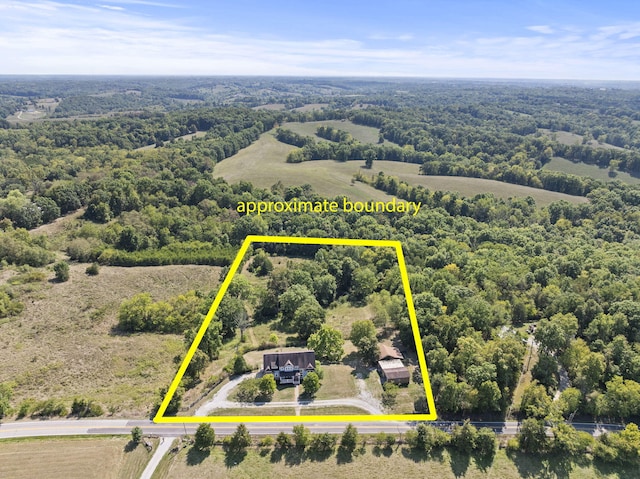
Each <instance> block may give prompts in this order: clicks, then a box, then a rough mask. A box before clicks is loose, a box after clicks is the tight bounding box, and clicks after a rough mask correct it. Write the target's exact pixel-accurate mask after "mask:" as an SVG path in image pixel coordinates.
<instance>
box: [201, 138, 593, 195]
mask: <svg viewBox="0 0 640 479" xmlns="http://www.w3.org/2000/svg"><path fill="white" fill-rule="evenodd" d="M293 148H294V147H293V146H291V145H286V144H284V143H281V142H279V141H278V140H276V139H275V137H274V136H273V133H271V132H268V133H264V134H263V135H262V136H261V137H260V139H259V140H258V141H256V142H255V143H253V144H252V145H250V146H248V147H247V148H244V149H243V150H241V151H240V152H238V153H237V154H235V155H234V156H232V157H230V158H227V159H226V160H223V161H221V162H220V163H218V164H217V165H216V166H215V168H214V172H213V174H214V176H220V177H223V178H224V179H226V180H227V181H229V182H230V183H236V182H238V181H240V180H246V181H250V182H252V183H253V184H254V185H256V186H258V187H261V188H269V187H271V186H272V185H273V184H275V183H277V182H278V181H281V182H282V183H283V184H284V185H286V186H291V185H303V184H305V183H308V184H310V185H311V186H313V188H314V190H315V191H316V192H318V193H319V194H321V195H323V196H327V197H330V198H333V197H335V196H339V195H345V196H348V197H350V198H351V199H352V200H354V201H371V200H375V201H390V200H391V199H392V196H390V195H387V194H386V193H384V192H382V191H379V190H376V189H375V188H372V187H371V186H369V185H365V184H362V183H360V182H355V183H353V181H352V180H353V176H354V175H355V174H356V173H358V172H359V173H363V174H365V175H377V174H378V173H379V172H380V171H383V172H384V173H385V174H386V175H393V176H397V177H398V178H400V179H401V180H403V181H406V182H407V183H409V184H411V185H422V186H424V187H425V188H428V189H430V190H441V191H457V192H459V193H460V194H461V195H463V196H470V197H471V196H475V195H477V194H481V193H493V194H494V195H496V196H497V197H499V198H509V197H526V196H531V197H532V198H534V199H535V201H536V204H538V205H547V204H549V203H551V202H553V201H559V200H565V201H568V202H570V203H585V202H587V199H586V198H583V197H580V196H571V195H567V194H564V193H557V192H554V191H545V190H541V189H538V188H531V187H528V186H521V185H512V184H509V183H503V182H500V181H494V180H485V179H483V178H465V177H457V176H425V175H421V174H419V165H417V164H413V163H401V162H396V161H383V160H376V161H374V162H373V167H372V168H371V169H366V168H364V162H363V161H347V162H339V161H333V160H318V161H305V162H303V163H287V162H286V158H287V154H288V153H289V152H290V151H291V150H292V149H293Z"/></svg>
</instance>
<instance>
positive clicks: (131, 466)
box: [0, 437, 157, 479]
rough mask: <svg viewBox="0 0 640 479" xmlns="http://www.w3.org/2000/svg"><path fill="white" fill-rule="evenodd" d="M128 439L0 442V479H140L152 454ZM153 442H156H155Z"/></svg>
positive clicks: (56, 439) (58, 439)
mask: <svg viewBox="0 0 640 479" xmlns="http://www.w3.org/2000/svg"><path fill="white" fill-rule="evenodd" d="M128 442H129V438H123V437H78V438H71V439H70V438H55V439H48V438H47V439H45V438H37V439H29V440H8V441H0V477H2V478H6V479H36V478H37V479H59V478H64V479H76V478H77V479H93V478H95V479H129V478H134V477H140V474H142V471H143V470H144V468H145V467H146V465H147V463H148V462H149V459H150V458H151V456H152V454H153V452H147V450H146V449H145V448H144V447H143V446H142V445H139V446H138V447H137V448H135V449H134V450H133V451H131V452H126V451H125V448H126V446H127V443H128ZM155 442H156V443H157V441H155Z"/></svg>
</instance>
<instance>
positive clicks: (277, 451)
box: [269, 447, 286, 462]
mask: <svg viewBox="0 0 640 479" xmlns="http://www.w3.org/2000/svg"><path fill="white" fill-rule="evenodd" d="M285 453H286V451H285V450H284V449H281V448H279V447H276V448H274V450H273V451H271V455H270V456H269V462H280V461H282V458H283V457H284V455H285Z"/></svg>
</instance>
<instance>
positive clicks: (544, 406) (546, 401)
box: [520, 381, 552, 418]
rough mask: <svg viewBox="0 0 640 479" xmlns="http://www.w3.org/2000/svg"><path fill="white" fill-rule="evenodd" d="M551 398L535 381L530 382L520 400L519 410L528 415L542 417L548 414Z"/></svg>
mask: <svg viewBox="0 0 640 479" xmlns="http://www.w3.org/2000/svg"><path fill="white" fill-rule="evenodd" d="M551 402H552V400H551V398H550V397H549V395H548V394H547V390H546V389H545V387H544V386H543V385H542V384H538V382H537V381H533V382H531V384H529V385H528V386H527V387H526V388H525V390H524V392H523V394H522V400H521V402H520V411H522V412H523V413H525V414H526V415H527V416H528V417H535V418H544V417H546V416H547V415H548V414H549V411H550V408H551Z"/></svg>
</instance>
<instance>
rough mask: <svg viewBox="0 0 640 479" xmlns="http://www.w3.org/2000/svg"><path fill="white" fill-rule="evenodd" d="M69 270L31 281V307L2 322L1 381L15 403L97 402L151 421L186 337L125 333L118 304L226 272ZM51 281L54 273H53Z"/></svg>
mask: <svg viewBox="0 0 640 479" xmlns="http://www.w3.org/2000/svg"><path fill="white" fill-rule="evenodd" d="M86 267H87V265H86V264H73V265H71V277H70V280H69V281H67V282H64V283H50V282H48V281H44V282H42V283H38V284H34V283H31V284H29V285H28V286H29V287H30V288H33V290H32V291H30V292H26V293H24V296H23V298H24V299H23V302H24V304H25V310H24V312H23V313H22V314H21V315H20V316H17V317H16V318H11V321H8V322H5V323H4V324H0V338H1V339H0V351H2V352H1V353H0V382H6V381H9V382H12V383H13V384H14V387H13V393H14V394H13V401H14V403H15V404H16V405H17V404H19V403H20V402H21V401H22V400H23V399H26V398H34V399H36V400H42V399H49V398H57V399H62V400H63V401H64V402H65V403H66V404H67V407H69V406H71V401H72V400H73V399H74V398H75V397H81V398H88V399H94V400H96V401H97V402H98V403H100V404H101V405H102V406H103V408H104V410H105V412H108V411H112V412H114V413H115V414H116V416H130V417H131V416H132V417H147V414H148V412H149V409H150V407H151V406H152V405H153V403H154V401H156V400H157V392H158V389H159V388H160V387H163V386H166V385H167V384H168V383H169V382H170V381H171V379H172V378H173V376H174V375H175V372H176V368H177V366H176V364H175V363H174V361H173V358H174V357H175V356H176V355H178V354H180V353H182V352H183V351H184V338H183V336H182V335H170V334H164V335H163V334H151V333H149V334H121V333H119V332H118V331H117V330H116V329H114V328H115V327H116V325H117V313H118V307H119V305H120V303H121V302H122V301H123V300H125V299H130V298H131V297H132V296H134V295H135V294H137V293H140V292H150V293H151V296H152V297H153V299H154V301H159V300H166V299H168V298H170V297H173V296H176V295H179V294H184V293H185V292H187V291H189V290H192V289H200V290H202V291H209V290H211V289H213V288H215V287H216V285H217V284H218V280H219V275H220V268H215V267H210V266H195V265H187V266H161V267H134V268H119V267H107V266H103V267H101V268H100V273H99V274H98V275H97V276H88V275H86V274H85V272H84V271H85V269H86ZM49 274H50V275H51V277H52V276H53V273H49Z"/></svg>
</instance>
